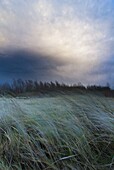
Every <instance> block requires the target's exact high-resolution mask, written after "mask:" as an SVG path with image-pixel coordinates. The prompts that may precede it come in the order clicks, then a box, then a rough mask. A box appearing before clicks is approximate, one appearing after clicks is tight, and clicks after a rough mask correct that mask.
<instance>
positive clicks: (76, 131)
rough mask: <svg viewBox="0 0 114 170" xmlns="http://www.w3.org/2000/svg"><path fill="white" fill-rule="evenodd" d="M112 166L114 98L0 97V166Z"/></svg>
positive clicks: (88, 169) (71, 169)
mask: <svg viewBox="0 0 114 170" xmlns="http://www.w3.org/2000/svg"><path fill="white" fill-rule="evenodd" d="M42 169H43V170H113V169H114V98H106V97H103V96H97V95H91V94H88V95H87V94H85V95H84V94H64V95H60V94H58V95H56V96H54V97H49V96H48V95H47V96H44V97H30V98H6V97H1V98H0V170H42Z"/></svg>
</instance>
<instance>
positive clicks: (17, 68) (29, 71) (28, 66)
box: [0, 50, 62, 81]
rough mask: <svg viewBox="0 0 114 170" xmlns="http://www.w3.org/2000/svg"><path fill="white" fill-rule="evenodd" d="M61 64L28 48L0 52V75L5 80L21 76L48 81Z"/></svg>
mask: <svg viewBox="0 0 114 170" xmlns="http://www.w3.org/2000/svg"><path fill="white" fill-rule="evenodd" d="M61 64H62V63H61V62H59V61H57V60H56V59H52V58H49V57H48V56H43V55H42V54H38V53H35V52H31V51H28V50H14V51H12V50H8V51H5V53H1V54H0V77H4V79H6V80H7V78H8V79H9V80H12V79H14V78H22V79H33V80H36V79H38V80H42V81H49V80H50V79H53V77H54V76H55V75H56V67H57V66H60V65H61ZM53 80H55V79H53Z"/></svg>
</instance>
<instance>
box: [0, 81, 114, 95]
mask: <svg viewBox="0 0 114 170" xmlns="http://www.w3.org/2000/svg"><path fill="white" fill-rule="evenodd" d="M58 91H62V92H66V91H70V92H71V91H72V92H75V91H83V92H93V93H94V92H95V93H97V92H99V93H101V94H103V95H105V96H106V97H114V90H112V89H111V88H110V85H109V84H108V83H107V85H106V86H100V85H99V86H98V85H88V86H87V87H86V86H84V85H83V84H81V83H78V84H73V85H67V84H64V83H59V82H57V81H55V82H41V81H40V82H38V81H33V80H25V81H24V80H22V79H18V80H13V81H12V83H10V84H9V83H4V84H1V85H0V94H1V95H7V94H9V95H12V96H18V95H20V94H21V95H22V94H27V93H29V94H30V93H32V94H33V95H35V94H45V93H51V92H58Z"/></svg>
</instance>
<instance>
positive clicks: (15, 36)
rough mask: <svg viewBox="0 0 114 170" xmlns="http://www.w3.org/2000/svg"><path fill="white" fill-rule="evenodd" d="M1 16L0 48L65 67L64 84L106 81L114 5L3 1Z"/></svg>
mask: <svg viewBox="0 0 114 170" xmlns="http://www.w3.org/2000/svg"><path fill="white" fill-rule="evenodd" d="M0 11H1V13H0V18H1V20H2V22H1V27H0V47H1V48H14V49H24V48H25V49H29V50H30V51H34V52H36V53H38V54H39V53H40V54H41V55H42V57H43V56H47V57H49V58H50V60H51V59H52V60H53V59H55V60H56V61H59V62H61V63H62V64H61V65H58V64H57V65H56V77H57V78H58V77H59V76H60V77H62V79H63V80H64V81H68V82H75V81H84V82H86V83H88V82H92V81H96V82H99V81H100V80H101V81H104V82H105V81H107V76H108V75H107V76H104V73H106V69H104V72H103V73H102V74H101V73H100V72H101V70H100V67H102V65H103V64H104V63H106V64H105V67H106V68H108V66H109V61H110V59H111V58H112V56H114V50H113V49H114V36H113V35H114V21H113V18H114V3H113V0H104V1H102V0H96V1H93V0H87V1H81V0H63V1H62V2H61V0H58V1H57V0H33V1H27V2H26V1H23V0H17V1H15V0H4V1H1V2H0ZM44 58H45V57H44ZM96 70H97V72H96ZM53 71H54V70H53ZM93 72H94V74H93V75H94V77H93V76H91V75H92V73H93ZM54 73H55V71H54ZM98 74H99V76H98ZM105 75H106V74H105Z"/></svg>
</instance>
